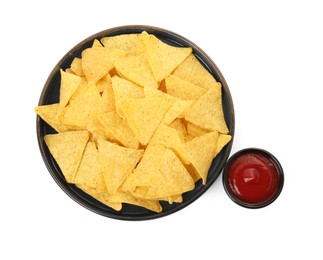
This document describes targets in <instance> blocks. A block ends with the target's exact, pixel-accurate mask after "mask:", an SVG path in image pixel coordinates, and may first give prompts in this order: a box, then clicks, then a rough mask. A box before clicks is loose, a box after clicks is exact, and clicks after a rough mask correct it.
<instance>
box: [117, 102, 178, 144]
mask: <svg viewBox="0 0 323 260" xmlns="http://www.w3.org/2000/svg"><path fill="white" fill-rule="evenodd" d="M173 103H174V100H171V99H167V98H141V99H127V100H124V101H123V103H122V104H121V106H120V108H121V110H122V113H123V114H124V116H125V118H126V119H127V122H128V123H129V126H130V128H131V129H132V131H133V133H134V134H135V137H136V139H137V140H139V142H140V143H141V144H143V145H146V144H147V143H148V142H149V140H150V138H151V137H152V135H153V133H154V132H155V130H156V128H157V127H158V125H159V123H160V122H161V121H162V119H163V118H164V116H165V114H166V113H167V111H168V110H169V109H170V107H171V106H172V105H173Z"/></svg>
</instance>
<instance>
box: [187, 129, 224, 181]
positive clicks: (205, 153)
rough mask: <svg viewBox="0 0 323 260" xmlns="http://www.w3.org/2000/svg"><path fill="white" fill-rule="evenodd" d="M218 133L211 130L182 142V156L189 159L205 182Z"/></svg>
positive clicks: (215, 147)
mask: <svg viewBox="0 0 323 260" xmlns="http://www.w3.org/2000/svg"><path fill="white" fill-rule="evenodd" d="M218 138H219V133H218V132H217V131H213V132H210V133H207V134H205V135H202V136H198V137H196V138H194V139H193V140H192V141H189V142H187V143H185V144H183V150H182V152H181V154H182V156H183V157H185V158H186V159H187V161H189V162H190V163H191V164H192V166H193V167H194V168H195V169H196V171H197V172H198V174H199V175H200V177H201V178H202V180H203V184H205V183H206V180H207V176H208V172H209V169H210V166H211V163H212V161H213V158H214V154H215V151H216V149H217V141H218Z"/></svg>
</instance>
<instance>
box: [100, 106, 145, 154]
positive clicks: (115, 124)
mask: <svg viewBox="0 0 323 260" xmlns="http://www.w3.org/2000/svg"><path fill="white" fill-rule="evenodd" d="M98 120H99V122H100V123H101V124H102V126H103V127H104V128H103V130H104V132H105V134H106V135H107V137H108V138H109V139H115V140H117V141H118V142H119V143H121V144H122V145H124V146H125V147H128V148H133V149H137V148H138V146H139V142H138V140H137V139H136V138H135V135H134V133H133V132H132V130H131V128H130V127H129V125H128V123H127V121H126V120H125V119H122V118H121V117H119V116H118V114H117V113H116V112H115V111H111V112H108V113H104V114H101V115H99V116H98Z"/></svg>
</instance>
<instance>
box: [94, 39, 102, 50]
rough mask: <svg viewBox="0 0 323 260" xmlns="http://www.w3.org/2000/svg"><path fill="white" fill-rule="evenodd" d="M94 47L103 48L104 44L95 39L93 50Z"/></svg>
mask: <svg viewBox="0 0 323 260" xmlns="http://www.w3.org/2000/svg"><path fill="white" fill-rule="evenodd" d="M93 47H102V44H101V43H100V41H99V40H97V39H95V40H94V41H93V44H92V48H93Z"/></svg>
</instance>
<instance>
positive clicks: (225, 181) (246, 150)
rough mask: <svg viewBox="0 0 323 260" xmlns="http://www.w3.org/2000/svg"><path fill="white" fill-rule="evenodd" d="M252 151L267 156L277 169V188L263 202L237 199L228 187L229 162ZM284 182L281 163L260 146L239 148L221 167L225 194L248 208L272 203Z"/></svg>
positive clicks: (261, 206)
mask: <svg viewBox="0 0 323 260" xmlns="http://www.w3.org/2000/svg"><path fill="white" fill-rule="evenodd" d="M253 152H260V153H261V154H263V155H265V156H266V157H267V158H269V159H270V161H271V162H272V163H273V164H274V165H275V167H276V169H277V175H278V180H279V183H278V188H277V190H276V192H275V193H274V194H273V196H272V197H271V198H269V199H268V200H266V201H263V202H259V203H248V202H245V201H242V200H240V199H238V198H237V197H236V196H235V195H234V194H232V192H231V189H230V188H229V184H228V174H229V168H230V166H231V164H232V163H233V162H234V161H235V160H236V159H237V158H239V157H240V156H241V155H243V154H247V153H253ZM284 182H285V175H284V170H283V167H282V165H281V163H280V162H279V161H278V159H277V158H276V157H275V156H274V155H273V154H272V153H270V152H269V151H267V150H265V149H262V148H257V147H249V148H244V149H241V150H239V151H237V152H235V153H234V154H233V155H231V157H230V158H229V159H228V161H227V163H226V164H225V166H224V168H223V173H222V184H223V187H224V190H225V192H226V194H227V195H228V197H229V198H230V199H231V200H232V201H233V202H235V203H236V204H238V205H239V206H242V207H245V208H249V209H259V208H263V207H266V206H269V205H270V204H272V203H273V202H274V201H275V200H276V199H277V198H278V197H279V195H280V194H281V192H282V190H283V187H284Z"/></svg>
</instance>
